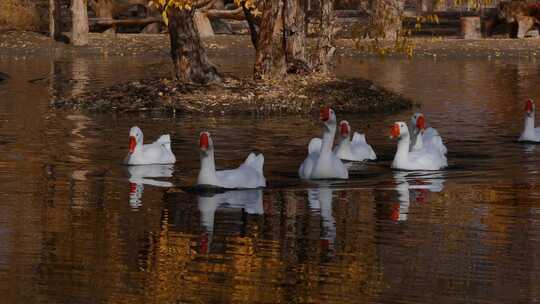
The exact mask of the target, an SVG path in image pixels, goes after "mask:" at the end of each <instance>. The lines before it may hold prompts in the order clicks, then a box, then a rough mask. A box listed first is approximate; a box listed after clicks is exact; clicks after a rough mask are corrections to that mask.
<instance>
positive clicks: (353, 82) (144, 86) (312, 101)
mask: <svg viewBox="0 0 540 304" xmlns="http://www.w3.org/2000/svg"><path fill="white" fill-rule="evenodd" d="M6 38H9V39H6ZM0 41H2V42H0V56H3V57H5V56H7V57H8V58H9V57H10V56H17V55H21V56H32V55H33V54H34V55H36V54H45V55H50V54H60V55H61V56H64V57H65V58H77V57H80V56H86V57H88V58H91V59H94V58H95V59H96V60H99V58H104V57H107V56H111V57H112V56H132V57H133V58H136V59H137V60H144V59H143V58H155V59H163V60H167V59H168V58H169V50H168V48H169V40H168V36H167V35H164V34H96V33H92V34H90V45H89V46H88V47H73V46H71V45H66V44H64V43H61V42H53V41H51V40H50V39H49V38H48V37H46V36H44V35H42V34H38V33H32V32H17V31H12V32H2V33H0ZM412 41H413V43H414V44H415V49H414V54H413V56H412V58H452V57H459V58H484V59H491V58H516V57H518V58H522V57H526V58H532V59H535V58H536V57H539V56H540V39H482V40H472V41H469V40H461V39H451V38H445V39H429V38H427V39H426V38H413V39H412ZM204 43H205V45H206V49H207V53H208V55H209V58H210V60H212V61H214V60H223V58H231V60H236V59H237V58H244V60H245V58H253V55H254V51H253V48H252V46H251V42H250V40H249V37H248V36H245V35H216V36H215V37H211V38H206V39H204ZM308 43H310V42H308ZM370 43H371V42H370V41H361V42H360V44H359V45H357V44H356V42H355V41H354V40H352V39H338V40H337V41H336V48H337V52H336V56H337V58H336V60H340V58H358V59H359V60H361V59H362V58H377V57H381V56H380V55H377V54H374V53H369V52H362V51H361V49H362V48H366V46H368V45H369V44H370ZM387 43H390V42H385V43H383V45H384V44H387ZM308 47H309V46H308ZM537 50H538V51H537ZM385 57H387V58H402V59H403V60H406V59H405V58H407V56H406V55H405V54H402V53H390V54H387V55H386V56H385ZM246 64H252V63H251V62H249V63H246ZM238 75H240V76H239V77H236V76H238ZM7 83H9V81H7ZM283 101H287V102H283ZM323 104H324V105H331V106H333V107H334V108H335V109H336V111H337V112H350V113H386V112H388V113H391V112H396V111H400V110H406V109H410V108H412V107H414V106H417V104H415V103H414V102H413V101H411V100H409V99H407V98H404V97H403V96H401V95H399V94H396V93H393V92H391V91H389V90H386V89H384V88H382V87H379V86H377V85H375V84H373V83H372V82H371V81H369V80H366V79H338V78H336V77H332V76H329V77H321V76H318V75H308V76H296V75H289V76H287V77H286V78H285V79H282V80H278V81H271V82H270V81H267V82H260V81H254V80H253V79H252V77H251V75H246V74H245V73H239V74H235V75H234V76H230V75H224V80H223V82H222V83H218V84H212V85H207V86H201V85H195V84H181V83H177V82H176V81H174V80H173V79H170V78H150V79H140V80H137V81H131V82H126V83H119V84H116V85H113V86H111V87H108V88H105V89H103V90H99V91H96V92H87V93H83V94H81V95H77V96H75V97H71V98H66V99H57V100H53V101H51V103H50V106H51V107H52V108H57V109H66V110H75V111H90V112H116V113H124V112H146V111H170V112H181V113H191V114H197V113H198V114H208V113H211V114H213V115H220V114H255V115H259V114H260V115H268V114H277V115H279V114H307V113H311V112H313V111H315V110H316V109H318V108H319V107H320V105H323Z"/></svg>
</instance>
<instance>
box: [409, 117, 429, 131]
mask: <svg viewBox="0 0 540 304" xmlns="http://www.w3.org/2000/svg"><path fill="white" fill-rule="evenodd" d="M411 125H412V126H413V128H414V129H413V132H415V133H418V132H421V131H423V130H425V129H426V118H425V117H424V114H422V113H415V114H414V115H413V116H412V118H411Z"/></svg>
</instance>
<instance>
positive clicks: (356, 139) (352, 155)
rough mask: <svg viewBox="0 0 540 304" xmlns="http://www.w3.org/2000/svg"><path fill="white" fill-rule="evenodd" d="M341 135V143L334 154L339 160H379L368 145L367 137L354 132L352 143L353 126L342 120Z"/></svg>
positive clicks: (340, 125) (340, 124)
mask: <svg viewBox="0 0 540 304" xmlns="http://www.w3.org/2000/svg"><path fill="white" fill-rule="evenodd" d="M339 135H340V136H339V137H340V142H339V144H338V146H337V147H336V149H335V150H334V153H335V154H336V155H337V156H338V157H339V158H341V159H343V160H350V161H363V160H367V159H369V160H376V159H377V155H375V151H373V148H371V146H370V145H369V144H368V143H367V141H366V136H365V135H364V134H359V133H357V132H354V135H353V138H352V142H351V140H350V136H351V126H350V125H349V122H348V121H346V120H342V121H341V122H340V123H339Z"/></svg>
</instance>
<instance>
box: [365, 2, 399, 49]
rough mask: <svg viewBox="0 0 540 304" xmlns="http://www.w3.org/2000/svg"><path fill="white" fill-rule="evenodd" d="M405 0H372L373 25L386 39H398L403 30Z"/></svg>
mask: <svg viewBox="0 0 540 304" xmlns="http://www.w3.org/2000/svg"><path fill="white" fill-rule="evenodd" d="M403 5H404V0H371V4H370V6H371V11H372V12H373V15H372V20H373V23H374V24H373V26H374V27H375V28H376V29H377V31H378V32H379V34H380V35H379V36H381V37H382V38H384V39H391V40H392V39H396V38H397V36H398V34H399V31H400V30H401V23H402V19H401V18H402V13H403Z"/></svg>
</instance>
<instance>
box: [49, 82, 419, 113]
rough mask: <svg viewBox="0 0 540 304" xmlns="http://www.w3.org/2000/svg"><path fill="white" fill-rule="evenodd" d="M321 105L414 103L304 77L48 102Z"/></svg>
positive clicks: (76, 105) (274, 109)
mask: <svg viewBox="0 0 540 304" xmlns="http://www.w3.org/2000/svg"><path fill="white" fill-rule="evenodd" d="M321 105H332V107H333V108H334V109H336V111H340V112H349V113H372V112H393V111H398V110H403V109H409V108H411V107H412V106H413V102H412V101H411V100H409V99H407V98H404V97H402V96H401V95H399V94H396V93H393V92H390V91H388V90H386V89H384V88H381V87H379V86H377V85H375V84H374V83H372V82H371V81H368V80H364V79H337V78H334V77H323V76H317V75H311V76H305V75H304V76H288V77H287V78H286V79H283V80H276V81H265V82H261V81H255V80H253V79H252V78H247V77H246V78H233V77H225V78H224V79H223V81H222V82H220V83H215V84H211V85H197V84H190V83H181V82H177V81H175V80H172V79H166V78H155V79H149V80H143V81H132V82H128V83H123V84H118V85H115V86H112V87H110V88H108V89H105V90H100V91H97V92H91V93H87V94H83V95H79V96H74V97H71V98H68V99H59V100H54V101H53V102H52V103H51V106H52V107H55V108H62V109H72V110H86V111H98V112H109V111H115V112H140V111H150V110H163V111H177V112H184V113H217V114H304V113H310V112H312V111H313V110H316V109H319V107H320V106H321Z"/></svg>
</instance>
